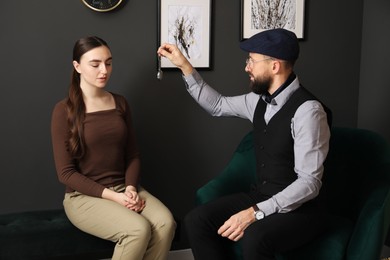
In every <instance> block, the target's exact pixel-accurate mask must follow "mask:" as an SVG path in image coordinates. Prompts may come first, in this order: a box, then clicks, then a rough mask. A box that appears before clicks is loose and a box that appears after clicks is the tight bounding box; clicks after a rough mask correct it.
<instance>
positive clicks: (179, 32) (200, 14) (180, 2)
mask: <svg viewBox="0 0 390 260" xmlns="http://www.w3.org/2000/svg"><path fill="white" fill-rule="evenodd" d="M211 1H212V0H158V30H157V31H158V32H157V34H158V45H159V46H160V45H161V44H163V43H171V44H175V45H177V46H178V48H179V49H180V51H181V52H182V53H183V55H184V56H185V57H186V58H187V59H188V60H189V61H190V63H191V64H192V66H193V67H194V68H205V69H208V68H210V66H211V65H210V47H211V42H210V39H211V5H212V2H211ZM175 67H176V66H175V65H173V64H172V63H171V62H170V61H169V60H168V59H165V58H162V59H161V68H175Z"/></svg>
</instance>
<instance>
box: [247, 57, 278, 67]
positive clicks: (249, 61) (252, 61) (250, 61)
mask: <svg viewBox="0 0 390 260" xmlns="http://www.w3.org/2000/svg"><path fill="white" fill-rule="evenodd" d="M265 60H272V58H270V57H269V58H265V59H262V60H253V59H252V58H247V59H246V60H245V64H246V65H247V66H249V67H253V64H255V63H256V62H260V61H265Z"/></svg>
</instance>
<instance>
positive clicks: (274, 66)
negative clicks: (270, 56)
mask: <svg viewBox="0 0 390 260" xmlns="http://www.w3.org/2000/svg"><path fill="white" fill-rule="evenodd" d="M281 66H282V64H281V63H280V61H278V60H273V61H272V71H273V73H274V74H278V73H279V72H280V70H281Z"/></svg>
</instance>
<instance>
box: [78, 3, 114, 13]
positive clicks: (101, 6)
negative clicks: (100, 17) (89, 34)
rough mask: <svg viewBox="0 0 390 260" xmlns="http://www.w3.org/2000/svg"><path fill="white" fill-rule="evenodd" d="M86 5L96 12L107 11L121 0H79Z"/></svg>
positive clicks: (112, 8)
mask: <svg viewBox="0 0 390 260" xmlns="http://www.w3.org/2000/svg"><path fill="white" fill-rule="evenodd" d="M81 1H82V2H83V3H84V4H85V5H86V6H88V7H89V8H91V9H92V10H94V11H97V12H108V11H111V10H114V9H115V8H117V7H118V6H119V5H120V4H121V3H122V0H81Z"/></svg>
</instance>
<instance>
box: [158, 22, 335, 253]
mask: <svg viewBox="0 0 390 260" xmlns="http://www.w3.org/2000/svg"><path fill="white" fill-rule="evenodd" d="M240 47H241V49H242V50H244V51H246V52H248V58H247V60H246V67H245V71H246V72H247V73H248V74H249V77H250V87H251V92H250V93H248V94H245V95H241V96H234V97H226V96H222V95H221V94H219V93H218V92H217V91H215V90H214V89H212V88H211V87H210V86H209V85H208V84H207V83H206V82H205V81H204V80H203V79H202V77H201V76H200V75H199V73H198V72H197V71H196V70H195V69H194V68H193V67H192V65H191V64H190V63H189V61H188V60H187V59H186V58H185V57H184V56H183V54H182V53H181V52H180V50H179V49H178V48H177V47H176V46H175V45H171V44H163V45H162V46H160V48H159V49H158V51H157V52H158V54H159V55H161V56H163V57H166V58H168V59H169V60H170V61H171V62H172V63H173V64H174V65H175V66H177V67H178V68H179V69H181V71H182V74H183V79H184V81H185V85H186V88H187V90H188V92H189V93H190V95H191V96H192V97H193V98H194V99H195V100H196V102H198V103H199V104H200V106H202V107H203V108H204V109H205V110H206V111H207V112H209V113H210V114H211V115H213V116H228V117H232V116H235V117H240V118H246V119H249V120H250V121H251V122H252V123H253V127H254V129H253V135H254V147H255V154H256V173H257V177H258V181H257V183H256V185H253V186H252V187H251V189H250V192H249V193H239V194H233V195H228V196H225V197H222V198H218V199H215V200H214V201H211V202H209V203H207V204H204V205H200V206H198V207H196V208H195V209H193V210H192V211H191V212H189V213H188V214H187V216H186V218H185V226H186V228H187V233H188V238H189V242H190V245H191V248H192V252H193V254H194V257H195V259H197V260H208V259H212V260H218V259H220V260H227V259H233V254H232V252H230V251H229V250H228V248H229V247H227V246H226V245H227V244H228V243H231V241H239V240H240V242H241V248H242V254H243V256H244V259H245V260H268V259H276V258H275V254H277V253H280V252H282V253H283V252H285V251H288V250H291V249H293V248H297V247H299V246H302V245H304V244H306V243H308V242H309V241H311V240H312V239H314V238H315V237H316V236H317V235H318V234H319V233H320V232H321V231H322V230H323V228H324V226H325V225H324V223H325V214H324V212H325V211H324V210H323V207H322V203H321V200H319V198H318V195H319V192H320V189H321V185H322V181H321V179H322V175H323V163H324V161H325V159H326V156H327V153H328V149H329V138H330V126H329V125H330V121H331V120H330V111H329V110H328V109H327V108H326V107H325V106H324V105H323V104H322V103H321V102H320V101H319V100H318V99H317V98H315V97H314V96H313V95H312V94H311V93H310V92H309V91H308V90H306V89H305V88H304V87H302V86H301V85H300V82H299V80H298V77H297V76H296V75H295V73H294V70H293V69H294V64H295V61H296V60H297V59H298V56H299V43H298V40H297V38H296V36H295V34H294V33H293V32H290V31H288V30H285V29H272V30H267V31H263V32H261V33H258V34H256V35H254V36H252V37H251V38H249V39H248V40H245V41H243V42H241V44H240Z"/></svg>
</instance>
